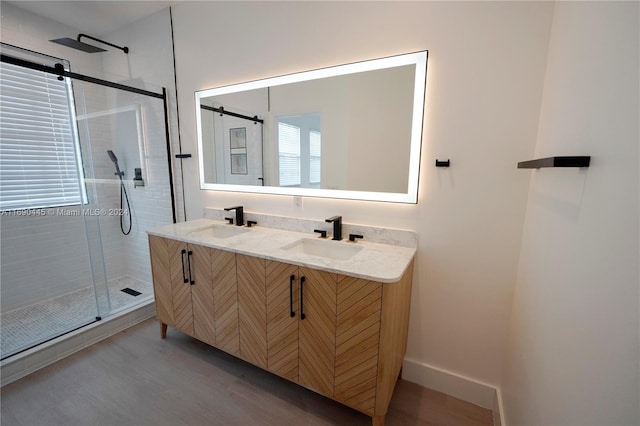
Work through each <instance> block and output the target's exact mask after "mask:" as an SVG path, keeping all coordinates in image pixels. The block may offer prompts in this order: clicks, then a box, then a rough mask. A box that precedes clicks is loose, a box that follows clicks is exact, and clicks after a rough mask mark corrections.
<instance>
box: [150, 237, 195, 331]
mask: <svg viewBox="0 0 640 426" xmlns="http://www.w3.org/2000/svg"><path fill="white" fill-rule="evenodd" d="M149 249H150V252H151V268H152V273H153V289H154V295H155V302H156V315H157V316H158V319H159V320H160V321H162V322H163V323H165V324H169V325H172V326H174V327H175V328H177V329H179V330H181V331H184V332H185V333H188V334H190V335H193V309H192V304H191V286H190V283H189V281H188V279H187V278H188V276H189V271H188V267H189V265H188V262H189V254H188V247H187V244H186V243H183V242H180V241H175V240H171V239H168V238H161V237H156V236H153V235H150V236H149ZM185 279H187V282H186V283H185Z"/></svg>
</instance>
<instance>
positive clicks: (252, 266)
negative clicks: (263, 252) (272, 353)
mask: <svg viewBox="0 0 640 426" xmlns="http://www.w3.org/2000/svg"><path fill="white" fill-rule="evenodd" d="M236 262H237V273H238V309H239V312H238V318H239V329H240V357H242V358H243V359H245V360H247V361H249V362H251V363H252V364H255V365H257V366H259V367H262V368H267V296H266V281H265V280H266V260H264V259H259V258H257V257H251V256H245V255H241V254H237V255H236Z"/></svg>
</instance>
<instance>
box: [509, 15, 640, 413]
mask: <svg viewBox="0 0 640 426" xmlns="http://www.w3.org/2000/svg"><path fill="white" fill-rule="evenodd" d="M638 15H639V7H638V3H637V2H628V3H616V2H577V3H573V2H560V3H557V4H556V6H555V13H554V19H553V26H552V32H551V41H550V47H549V59H548V66H547V73H546V80H545V87H544V95H543V103H542V109H541V114H540V127H539V131H538V138H537V144H536V157H546V156H553V155H591V156H592V159H591V161H592V162H591V166H590V167H589V168H588V169H585V170H577V169H541V170H539V171H534V172H529V173H531V176H532V177H531V186H530V191H529V199H528V206H527V213H526V222H525V226H524V234H523V241H522V252H521V257H520V263H519V267H518V282H517V288H516V292H515V297H514V304H513V313H512V317H511V331H510V336H509V344H508V356H507V360H506V361H507V362H506V367H505V370H504V377H503V387H502V394H503V399H504V407H505V411H506V418H507V422H508V424H513V425H516V424H518V425H520V424H531V425H541V424H554V425H577V424H580V425H587V424H593V425H637V424H640V417H639V413H638V410H639V406H640V397H639V394H638V386H639V384H638V380H639V362H640V353H639V350H638V345H639V342H638V338H639V322H638V321H639V319H638V297H639V294H638V287H639V283H640V277H639V272H638V268H639V259H640V253H639V249H638V236H639V235H638V232H639V223H638V221H639V220H638V217H639V212H638V202H639V201H638V192H639V178H640V177H639V175H638V166H639V158H638V156H639V150H638V146H639V142H638V141H639V140H640V134H639V131H638V122H639V120H638V118H639V117H640V109H639V101H638V97H639V93H640V92H639V90H640V87H639V75H640V73H639V71H640V70H639V59H638V55H639V51H640V46H639V34H640V32H639V27H638Z"/></svg>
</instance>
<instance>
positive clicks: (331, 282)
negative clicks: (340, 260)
mask: <svg viewBox="0 0 640 426" xmlns="http://www.w3.org/2000/svg"><path fill="white" fill-rule="evenodd" d="M303 278H304V284H301V286H300V299H301V300H302V301H301V303H300V307H301V311H302V312H301V315H302V314H303V313H304V319H302V318H301V319H300V331H299V336H300V338H299V339H300V342H299V345H300V346H299V353H300V355H299V363H300V365H299V375H300V378H299V383H300V384H301V385H303V386H305V387H308V388H310V389H313V390H316V391H318V392H320V393H322V394H324V395H326V396H329V397H333V393H334V379H335V378H334V376H335V351H336V302H337V301H336V297H337V283H336V274H333V273H329V272H324V271H318V270H315V269H310V268H300V279H301V280H302V279H303Z"/></svg>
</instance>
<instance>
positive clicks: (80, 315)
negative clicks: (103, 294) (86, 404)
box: [0, 276, 153, 358]
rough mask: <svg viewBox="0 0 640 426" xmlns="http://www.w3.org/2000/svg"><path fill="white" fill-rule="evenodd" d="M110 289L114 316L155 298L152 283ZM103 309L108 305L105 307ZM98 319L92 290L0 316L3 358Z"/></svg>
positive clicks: (125, 281) (120, 282)
mask: <svg viewBox="0 0 640 426" xmlns="http://www.w3.org/2000/svg"><path fill="white" fill-rule="evenodd" d="M108 287H109V298H110V300H111V312H110V314H113V313H115V312H118V311H120V310H122V309H125V308H127V307H130V306H133V305H136V304H139V303H142V302H145V301H149V300H151V299H152V298H153V286H152V284H151V283H148V282H144V281H141V280H137V279H135V278H132V277H129V276H124V277H121V278H118V279H113V280H111V281H109V284H108ZM127 287H128V288H130V289H133V290H136V291H139V292H140V293H142V294H140V295H138V296H132V295H129V294H127V293H124V292H122V291H121V289H123V288H127ZM101 306H106V304H104V303H101ZM96 316H97V309H96V300H95V295H94V292H93V288H92V287H87V288H85V289H82V290H78V291H74V292H72V293H68V294H65V295H62V296H58V297H55V298H53V299H49V300H45V301H43V302H40V303H37V304H35V305H31V306H27V307H25V308H20V309H16V310H14V311H10V312H6V313H3V314H2V315H0V345H1V346H0V348H1V353H2V358H5V357H6V356H8V355H11V354H14V353H16V352H19V351H21V350H24V349H26V348H29V347H30V346H33V344H34V343H39V342H42V341H45V340H48V339H50V338H52V337H55V336H57V335H59V334H62V333H66V332H68V331H70V330H73V329H75V328H77V327H79V326H81V325H83V324H86V323H89V322H91V321H93V320H94V319H95V317H96Z"/></svg>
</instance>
